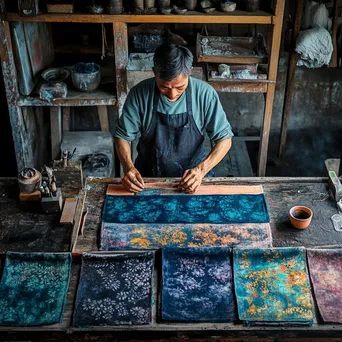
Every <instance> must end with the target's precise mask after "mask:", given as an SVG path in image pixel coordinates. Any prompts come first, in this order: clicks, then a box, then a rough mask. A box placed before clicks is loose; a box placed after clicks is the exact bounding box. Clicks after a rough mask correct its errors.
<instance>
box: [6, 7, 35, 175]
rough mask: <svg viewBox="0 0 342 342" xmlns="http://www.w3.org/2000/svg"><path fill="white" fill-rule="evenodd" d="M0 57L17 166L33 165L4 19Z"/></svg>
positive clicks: (11, 49)
mask: <svg viewBox="0 0 342 342" xmlns="http://www.w3.org/2000/svg"><path fill="white" fill-rule="evenodd" d="M0 4H1V7H0V9H2V8H3V6H4V3H3V2H0ZM0 57H1V58H0V59H1V67H2V74H3V79H4V85H5V91H6V97H7V104H8V112H9V117H10V122H11V127H12V136H13V142H14V150H15V156H16V161H17V168H18V170H21V169H22V168H24V167H26V166H34V165H32V162H33V157H32V155H33V153H32V146H31V145H30V144H29V141H28V135H27V133H26V128H25V120H24V117H23V113H22V109H21V108H20V107H17V106H16V103H17V100H18V98H19V90H18V77H17V73H16V68H15V63H14V57H13V47H12V40H11V29H10V26H9V23H8V22H5V21H0Z"/></svg>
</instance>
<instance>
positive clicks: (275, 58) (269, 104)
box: [258, 0, 285, 177]
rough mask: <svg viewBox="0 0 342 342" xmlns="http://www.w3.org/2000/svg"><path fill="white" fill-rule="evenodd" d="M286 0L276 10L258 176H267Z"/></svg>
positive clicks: (282, 0)
mask: <svg viewBox="0 0 342 342" xmlns="http://www.w3.org/2000/svg"><path fill="white" fill-rule="evenodd" d="M284 7H285V0H278V1H277V5H276V8H275V17H274V20H273V27H272V31H273V32H272V33H273V34H272V49H271V52H270V54H269V55H270V61H269V71H268V79H269V80H270V81H273V82H274V83H270V84H269V85H268V89H267V95H266V104H265V113H264V118H263V124H262V130H261V134H260V145H259V160H258V176H259V177H264V176H265V175H266V164H267V152H268V142H269V138H270V129H271V120H272V112H273V102H274V93H275V87H276V83H275V82H276V81H277V72H278V62H279V51H280V42H281V33H282V28H283V16H284Z"/></svg>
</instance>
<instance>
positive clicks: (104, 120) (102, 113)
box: [97, 106, 109, 132]
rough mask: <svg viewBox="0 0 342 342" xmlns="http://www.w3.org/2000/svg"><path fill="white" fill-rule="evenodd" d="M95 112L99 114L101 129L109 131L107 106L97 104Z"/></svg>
mask: <svg viewBox="0 0 342 342" xmlns="http://www.w3.org/2000/svg"><path fill="white" fill-rule="evenodd" d="M97 112H98V114H99V119H100V125H101V131H102V132H109V120H108V111H107V106H98V107H97Z"/></svg>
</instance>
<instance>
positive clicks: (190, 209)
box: [102, 194, 270, 223]
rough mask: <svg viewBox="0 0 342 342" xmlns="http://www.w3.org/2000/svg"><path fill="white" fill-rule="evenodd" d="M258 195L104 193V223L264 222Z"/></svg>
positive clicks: (263, 207) (266, 218)
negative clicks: (125, 194)
mask: <svg viewBox="0 0 342 342" xmlns="http://www.w3.org/2000/svg"><path fill="white" fill-rule="evenodd" d="M269 220H270V218H269V215H268V212H267V206H266V201H265V197H264V195H263V194H260V195H211V196H209V195H201V196H196V195H195V196H192V195H188V196H184V195H176V196H170V195H152V196H111V195H107V196H106V202H105V206H104V211H103V216H102V221H103V222H106V223H267V222H269Z"/></svg>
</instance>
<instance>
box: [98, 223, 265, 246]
mask: <svg viewBox="0 0 342 342" xmlns="http://www.w3.org/2000/svg"><path fill="white" fill-rule="evenodd" d="M214 246H224V247H259V248H261V247H265V248H266V247H272V235H271V228H270V225H269V223H257V224H255V223H245V224H235V225H224V224H221V225H220V224H120V223H102V227H101V246H100V249H101V250H104V251H115V250H129V249H135V250H136V249H158V248H163V247H214Z"/></svg>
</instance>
